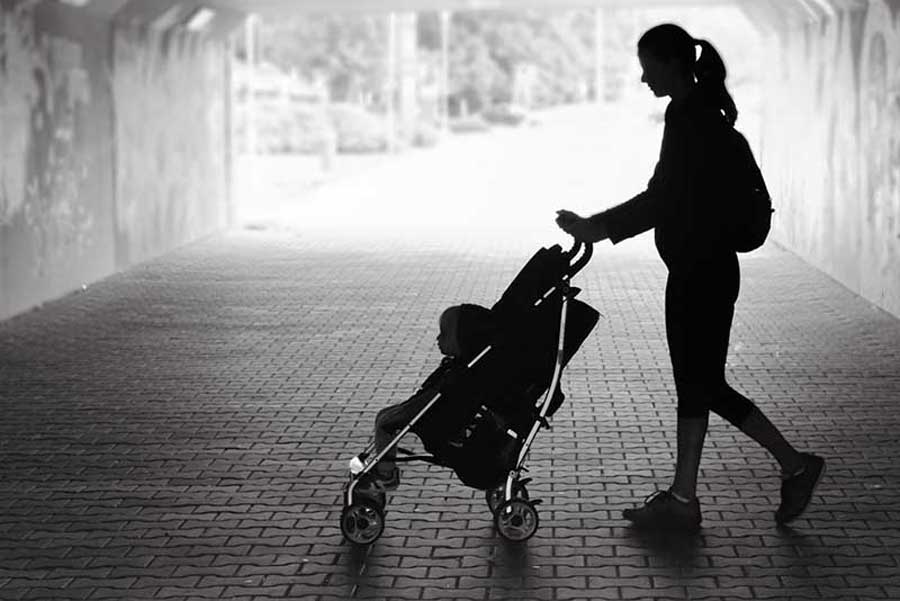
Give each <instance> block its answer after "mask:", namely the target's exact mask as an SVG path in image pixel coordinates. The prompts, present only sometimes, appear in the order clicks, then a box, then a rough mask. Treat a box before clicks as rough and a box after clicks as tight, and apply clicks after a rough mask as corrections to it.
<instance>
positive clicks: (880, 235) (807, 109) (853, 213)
mask: <svg viewBox="0 0 900 601" xmlns="http://www.w3.org/2000/svg"><path fill="white" fill-rule="evenodd" d="M833 4H835V5H836V6H838V10H837V11H836V13H835V14H834V15H833V16H831V17H828V18H825V19H824V20H821V21H820V22H816V23H809V24H807V25H804V26H799V27H793V28H790V29H788V30H782V31H780V32H778V33H772V34H770V35H768V36H767V37H766V43H765V46H766V49H765V52H766V56H765V63H766V67H767V68H766V70H765V71H766V72H767V81H766V84H765V92H764V98H765V108H764V115H763V131H762V152H761V162H762V163H763V169H764V172H765V174H766V176H767V179H768V180H769V183H770V188H771V191H772V195H773V197H774V198H775V203H776V211H777V212H776V214H775V229H774V232H773V235H774V236H775V238H776V239H777V240H778V241H779V242H781V243H783V244H784V245H785V246H786V247H788V248H790V249H791V250H793V251H795V252H796V253H797V254H799V255H800V256H801V257H803V258H804V259H806V260H807V261H809V262H810V263H812V264H813V265H815V266H817V267H819V268H821V269H822V270H824V271H825V272H826V273H828V274H830V275H831V276H833V277H834V278H835V279H837V280H838V281H840V282H842V283H843V284H845V285H846V286H848V287H849V288H850V289H851V290H853V291H855V292H857V293H859V294H860V295H862V296H864V297H865V298H867V299H869V300H871V301H872V302H873V303H875V304H877V305H879V306H880V307H882V308H884V309H886V310H888V311H890V312H891V313H893V314H894V315H897V316H900V22H898V9H900V2H897V1H891V2H888V1H886V0H859V2H842V3H840V4H838V3H836V2H833ZM854 6H855V7H854Z"/></svg>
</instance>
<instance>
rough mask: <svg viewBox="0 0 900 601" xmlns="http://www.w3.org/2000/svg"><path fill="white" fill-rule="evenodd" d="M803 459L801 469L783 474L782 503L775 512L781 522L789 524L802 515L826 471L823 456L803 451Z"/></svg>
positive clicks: (776, 519) (776, 517) (777, 519)
mask: <svg viewBox="0 0 900 601" xmlns="http://www.w3.org/2000/svg"><path fill="white" fill-rule="evenodd" d="M803 459H804V461H803V466H802V467H801V468H800V469H799V470H797V471H795V472H793V473H790V474H782V476H781V478H782V480H781V505H780V506H779V507H778V510H777V511H776V512H775V521H776V522H778V523H779V524H787V523H788V522H790V521H791V520H794V519H796V518H798V517H800V514H802V513H803V512H804V511H805V510H806V508H807V506H808V505H809V501H810V499H812V495H813V492H814V491H815V489H816V485H817V484H818V483H819V480H821V479H822V474H824V473H825V460H824V459H822V458H821V457H818V456H816V455H813V454H812V453H803Z"/></svg>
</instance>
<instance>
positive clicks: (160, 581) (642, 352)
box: [0, 228, 900, 601]
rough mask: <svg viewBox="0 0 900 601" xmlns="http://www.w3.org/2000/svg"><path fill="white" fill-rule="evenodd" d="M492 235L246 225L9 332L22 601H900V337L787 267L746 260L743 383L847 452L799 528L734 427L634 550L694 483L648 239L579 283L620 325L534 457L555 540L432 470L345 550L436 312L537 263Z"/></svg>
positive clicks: (832, 286) (548, 529) (22, 321)
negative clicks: (382, 428)
mask: <svg viewBox="0 0 900 601" xmlns="http://www.w3.org/2000/svg"><path fill="white" fill-rule="evenodd" d="M476 238H478V236H477V234H472V235H471V236H470V237H466V236H464V235H457V236H456V237H444V238H441V237H439V236H435V237H431V238H428V243H427V244H424V243H421V242H414V241H412V240H404V239H398V238H390V237H387V236H383V237H373V238H371V239H357V240H355V241H349V240H346V239H341V238H337V237H335V236H329V235H326V234H321V235H317V234H315V233H313V232H297V231H292V230H291V229H277V228H270V229H262V230H242V231H235V232H232V233H229V234H225V235H222V236H219V237H216V238H212V239H209V240H206V241H203V242H200V243H196V244H193V245H191V246H188V247H185V248H183V249H181V250H178V251H176V252H173V253H171V254H169V255H167V256H165V257H163V258H160V259H157V260H154V261H151V262H148V263H146V264H144V265H142V266H139V267H137V268H134V269H132V270H130V271H128V272H126V273H123V274H119V275H117V276H114V277H111V278H109V279H107V280H105V281H103V282H100V283H98V284H96V285H93V286H90V287H88V288H87V289H86V290H85V291H84V292H81V293H78V294H75V295H71V296H69V297H67V298H64V299H62V300H59V301H57V302H53V303H49V304H47V305H46V306H45V307H43V308H42V309H41V310H39V311H33V312H29V313H27V314H24V315H21V316H19V317H16V318H14V319H12V320H8V321H6V322H4V323H0V410H2V416H3V418H2V421H0V474H2V479H0V599H4V600H6V599H129V600H131V599H220V598H221V599H241V600H248V601H249V600H263V599H308V600H313V599H322V600H325V599H329V600H330V599H349V598H361V599H477V600H482V599H517V600H519V599H552V600H556V599H559V600H562V599H659V600H662V599H805V598H809V599H842V600H843V599H846V600H854V599H897V598H900V575H898V573H900V564H898V560H900V523H898V520H900V491H898V480H900V464H898V462H897V461H896V455H897V453H898V452H900V435H898V432H900V429H898V425H900V423H898V422H900V418H898V403H900V321H898V320H897V319H896V318H894V317H892V316H889V315H887V314H885V313H883V312H881V311H879V310H877V309H875V308H873V307H872V306H871V305H870V304H868V303H867V302H865V301H863V300H861V299H860V298H858V297H856V296H855V295H853V294H851V293H850V292H848V291H847V290H845V289H844V288H842V287H841V286H839V285H838V284H836V283H834V282H833V281H831V280H830V279H829V278H827V277H826V276H824V275H822V274H821V273H819V272H817V271H816V270H814V269H812V268H811V267H809V266H807V265H806V264H804V263H803V262H801V261H800V260H798V259H797V258H795V257H794V256H792V255H791V254H789V253H787V252H785V251H783V250H781V249H779V248H777V247H776V246H774V245H769V246H767V247H766V248H765V249H764V250H762V251H759V252H757V253H754V254H752V255H749V256H747V257H745V258H743V263H742V266H743V267H742V268H743V290H742V296H741V299H740V301H739V305H738V311H737V318H736V324H735V327H734V331H733V340H732V350H731V355H730V365H729V378H730V380H731V382H732V383H733V384H734V385H735V386H736V387H738V388H739V389H741V390H743V391H745V392H747V393H748V394H750V395H751V396H753V397H754V398H755V399H756V401H757V402H758V403H759V405H760V406H761V407H762V408H763V409H764V410H765V411H766V412H767V413H768V414H769V415H770V417H771V418H772V419H773V421H775V422H776V423H777V424H778V425H780V426H781V427H782V428H783V430H784V432H785V434H786V435H787V436H788V438H789V439H790V440H792V441H794V442H796V443H797V444H798V445H800V446H802V447H804V448H807V449H810V450H812V451H815V452H817V453H821V454H822V455H823V456H825V457H826V458H827V460H828V472H827V474H826V476H825V478H824V480H823V482H822V484H821V487H820V491H819V493H818V495H817V497H816V499H815V500H814V502H813V505H812V506H811V508H810V509H809V511H808V513H807V514H806V515H805V516H804V517H803V518H801V519H800V520H798V521H797V522H796V523H795V524H794V525H793V526H792V527H791V528H787V529H778V528H776V526H775V525H774V522H773V519H772V512H773V510H774V507H775V505H776V504H777V500H778V484H779V482H778V478H777V470H776V466H775V464H774V463H773V462H772V461H771V460H770V459H769V458H768V457H767V456H766V455H765V453H764V452H763V451H762V450H761V449H759V448H757V447H755V446H754V444H753V443H752V442H751V441H749V440H747V439H744V438H743V437H741V436H740V435H739V434H737V433H736V432H735V431H734V430H732V429H730V426H728V425H727V424H725V423H723V422H721V421H717V420H715V419H714V420H713V422H712V424H711V428H710V434H709V441H708V445H707V450H706V452H705V455H704V460H703V465H702V475H701V501H702V504H703V509H704V528H703V530H702V532H701V533H700V534H699V535H698V536H696V537H690V538H670V539H666V538H658V537H643V536H638V535H636V534H635V533H633V532H631V531H629V530H628V529H627V528H625V524H624V523H623V520H622V519H621V517H620V511H621V509H623V508H624V507H627V506H630V505H632V504H635V503H638V502H640V501H641V500H642V498H643V496H644V495H646V494H648V493H650V492H652V491H653V490H654V489H655V487H657V486H663V485H665V484H666V483H667V481H668V479H669V478H670V476H671V470H672V465H673V443H674V440H673V438H674V432H673V428H674V401H673V387H672V385H671V382H670V373H669V366H668V359H667V355H666V349H665V337H664V333H663V329H662V328H663V324H662V285H663V281H664V277H665V274H664V271H663V268H662V265H661V263H660V262H659V260H658V259H657V258H656V257H655V256H654V255H653V253H652V250H651V249H650V247H649V245H648V243H647V241H646V240H644V241H635V242H628V243H625V244H623V245H620V246H619V247H617V248H615V249H612V248H611V247H609V246H608V245H606V246H602V247H598V249H597V252H596V254H595V257H594V259H593V260H592V262H591V264H590V265H589V266H588V267H587V268H586V269H585V271H584V272H583V273H582V274H581V275H580V276H579V277H578V278H577V282H576V284H577V285H578V286H580V287H582V288H583V292H582V294H581V298H583V299H585V300H587V301H588V302H589V303H591V304H592V305H593V306H595V307H596V308H597V309H598V310H600V311H601V313H603V316H604V317H603V319H601V321H600V323H599V325H598V326H597V328H596V330H595V332H594V333H593V334H592V335H591V337H590V338H589V339H588V341H587V342H586V344H585V346H584V347H583V349H582V351H581V352H580V353H579V354H578V355H577V356H576V357H575V358H574V359H573V361H572V363H571V365H570V367H569V369H568V370H567V371H566V373H565V376H564V380H563V385H564V388H565V390H566V392H567V395H568V399H567V402H566V404H565V405H564V406H563V408H562V409H561V410H560V412H559V413H558V414H557V416H556V417H555V418H554V420H553V429H552V430H550V431H543V432H541V435H540V436H539V437H538V439H537V441H536V443H535V447H534V451H533V454H532V457H531V460H530V467H531V475H532V476H533V477H534V481H533V483H532V484H531V485H530V492H531V496H532V497H533V498H534V497H540V498H543V499H544V503H543V505H541V506H539V508H538V509H539V514H540V519H541V524H540V528H539V530H538V532H537V534H536V535H535V536H534V538H532V539H531V540H529V541H528V542H527V543H525V544H522V545H518V546H517V545H511V544H504V543H503V542H502V541H501V540H500V538H499V537H498V536H497V535H496V534H495V533H494V532H493V527H492V522H491V519H490V513H489V511H488V509H487V506H486V504H485V503H484V500H483V496H482V493H480V492H478V491H474V490H471V489H468V488H466V487H464V486H462V485H461V484H460V483H459V482H458V481H457V480H455V478H454V477H453V475H452V474H451V473H450V472H448V471H447V470H443V469H440V468H436V467H430V466H427V465H425V464H411V465H409V466H408V467H406V468H405V470H404V473H403V483H402V485H401V487H400V489H399V490H398V491H397V492H396V493H395V494H394V495H393V496H392V497H391V499H390V502H389V506H388V515H387V527H386V529H385V532H384V535H383V536H382V538H381V539H380V540H379V541H377V543H375V544H374V545H373V546H371V547H370V548H369V549H367V550H365V551H362V550H358V549H354V548H352V547H351V546H349V545H348V544H346V543H344V542H342V540H341V534H340V531H339V528H338V516H339V514H340V510H341V500H340V492H341V487H342V485H343V484H344V482H345V478H346V473H345V469H346V463H347V460H348V459H349V457H350V456H352V455H353V454H355V453H356V452H358V451H359V450H361V449H362V447H363V446H365V444H366V442H367V440H368V436H369V435H370V432H371V428H372V420H373V418H374V415H375V413H376V412H377V410H378V409H379V408H381V407H382V406H384V405H385V404H387V403H392V402H396V401H397V400H401V399H403V398H405V397H406V396H408V395H409V394H410V393H411V392H412V391H413V390H414V389H415V388H416V387H417V386H418V384H419V383H420V381H421V380H422V378H423V377H424V376H425V375H426V374H427V373H428V372H430V371H431V369H433V367H434V366H435V365H436V363H437V362H438V361H439V359H440V358H439V355H438V352H437V349H436V347H435V344H434V337H435V335H436V323H437V316H438V314H439V313H440V311H441V310H442V309H443V308H444V307H446V306H448V305H450V304H453V303H456V302H460V301H467V302H477V303H482V304H490V303H492V302H493V301H494V300H495V299H496V298H497V296H498V295H499V294H500V292H502V290H503V288H504V287H505V286H506V285H507V284H508V282H509V281H510V279H511V278H512V277H513V276H514V275H515V273H516V272H517V271H518V269H519V268H520V267H521V265H522V264H523V263H524V261H525V260H526V259H527V258H528V256H530V254H531V253H532V252H533V251H534V250H536V249H537V248H538V247H539V246H540V244H542V243H544V242H542V240H541V236H531V237H528V236H519V237H518V238H516V237H515V236H513V235H506V236H502V235H499V234H496V235H494V236H493V237H491V238H490V242H485V240H484V239H483V238H478V239H476ZM554 241H556V240H552V239H550V240H545V242H546V243H552V242H554Z"/></svg>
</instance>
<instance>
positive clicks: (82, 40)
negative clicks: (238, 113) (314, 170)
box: [0, 0, 228, 319]
mask: <svg viewBox="0 0 900 601" xmlns="http://www.w3.org/2000/svg"><path fill="white" fill-rule="evenodd" d="M225 58H226V45H225V44H224V43H223V42H222V40H212V39H209V38H208V37H203V38H202V39H201V38H200V37H199V36H196V35H193V36H192V35H191V34H188V33H185V32H180V33H171V34H168V33H165V32H160V31H156V30H153V29H152V28H150V27H147V26H140V25H137V24H129V25H121V26H120V25H119V24H116V23H115V22H114V21H112V20H109V19H104V18H102V17H100V16H98V14H97V13H96V12H93V11H90V10H86V9H83V8H80V7H76V6H74V5H73V4H70V3H61V2H46V1H38V0H14V1H9V0H0V132H2V134H0V319H4V318H6V317H8V316H10V315H15V314H16V313H18V312H21V311H23V310H26V309H28V308H29V307H32V306H35V305H37V304H39V303H41V302H43V301H46V300H48V299H52V298H56V297H59V296H60V295H62V294H65V293H67V292H70V291H72V290H75V289H78V288H80V287H81V286H82V284H84V283H89V282H94V281H97V280H98V279H100V278H102V277H105V276H107V275H109V274H111V273H113V272H115V271H116V270H118V269H124V268H126V267H129V266H131V265H133V264H135V263H137V262H139V261H142V260H145V259H147V258H150V257H153V256H157V255H159V254H162V253H164V252H166V251H168V250H171V249H172V248H175V247H176V246H179V245H181V244H184V243H186V242H189V241H192V240H195V239H197V238H198V237H200V236H202V235H206V234H208V233H211V232H213V231H215V230H217V229H219V228H221V227H222V226H224V225H225V223H226V219H227V195H228V189H227V180H226V176H227V174H228V169H227V164H226V159H227V154H226V152H227V144H226V141H227V137H226V132H227V128H226V124H227V123H226V114H225V98H226V94H225V86H226V81H227V63H226V61H225Z"/></svg>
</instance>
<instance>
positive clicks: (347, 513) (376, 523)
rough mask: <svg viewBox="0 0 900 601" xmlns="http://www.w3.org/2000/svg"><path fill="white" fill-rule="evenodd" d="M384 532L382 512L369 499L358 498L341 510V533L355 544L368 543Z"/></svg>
mask: <svg viewBox="0 0 900 601" xmlns="http://www.w3.org/2000/svg"><path fill="white" fill-rule="evenodd" d="M382 532H384V512H383V511H382V510H381V507H379V506H378V504H377V503H375V502H374V501H372V500H370V499H359V500H357V501H354V502H353V503H352V504H351V505H347V506H346V507H344V510H343V511H342V512H341V533H342V534H343V535H344V538H346V539H347V540H349V541H350V542H351V543H354V544H357V545H369V544H371V543H374V542H375V541H376V540H378V537H380V536H381V533H382Z"/></svg>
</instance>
